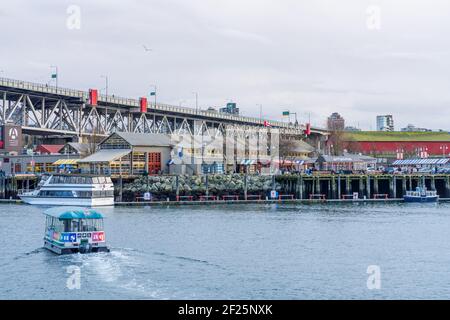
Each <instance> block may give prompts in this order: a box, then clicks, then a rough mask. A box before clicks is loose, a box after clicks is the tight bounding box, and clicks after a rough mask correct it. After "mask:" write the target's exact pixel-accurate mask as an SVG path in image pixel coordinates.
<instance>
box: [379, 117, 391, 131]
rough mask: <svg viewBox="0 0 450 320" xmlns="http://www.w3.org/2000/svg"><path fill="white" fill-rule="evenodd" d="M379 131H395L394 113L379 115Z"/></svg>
mask: <svg viewBox="0 0 450 320" xmlns="http://www.w3.org/2000/svg"><path fill="white" fill-rule="evenodd" d="M377 131H394V118H393V117H392V115H390V114H388V115H382V116H377Z"/></svg>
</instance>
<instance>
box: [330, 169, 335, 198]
mask: <svg viewBox="0 0 450 320" xmlns="http://www.w3.org/2000/svg"><path fill="white" fill-rule="evenodd" d="M330 183H331V198H332V199H336V177H335V176H334V175H333V176H332V177H331V182H330Z"/></svg>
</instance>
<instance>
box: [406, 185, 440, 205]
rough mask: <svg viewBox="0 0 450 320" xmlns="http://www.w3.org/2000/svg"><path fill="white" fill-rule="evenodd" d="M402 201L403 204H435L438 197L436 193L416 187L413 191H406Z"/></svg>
mask: <svg viewBox="0 0 450 320" xmlns="http://www.w3.org/2000/svg"><path fill="white" fill-rule="evenodd" d="M403 199H404V200H405V202H437V201H438V200H439V196H438V194H437V192H436V191H429V190H427V189H426V188H425V187H417V188H416V190H415V191H406V195H404V196H403Z"/></svg>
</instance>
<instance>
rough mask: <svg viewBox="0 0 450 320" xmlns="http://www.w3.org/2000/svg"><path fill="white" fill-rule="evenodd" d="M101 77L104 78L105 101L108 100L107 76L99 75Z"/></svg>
mask: <svg viewBox="0 0 450 320" xmlns="http://www.w3.org/2000/svg"><path fill="white" fill-rule="evenodd" d="M101 77H102V78H105V94H106V101H108V76H101Z"/></svg>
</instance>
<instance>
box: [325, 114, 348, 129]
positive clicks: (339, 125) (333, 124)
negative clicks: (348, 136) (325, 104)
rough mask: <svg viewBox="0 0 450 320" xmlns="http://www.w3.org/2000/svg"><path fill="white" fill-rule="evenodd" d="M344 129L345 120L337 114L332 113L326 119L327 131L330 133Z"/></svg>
mask: <svg viewBox="0 0 450 320" xmlns="http://www.w3.org/2000/svg"><path fill="white" fill-rule="evenodd" d="M344 128H345V120H344V118H342V117H341V115H340V114H339V113H337V112H333V113H332V114H331V116H329V117H328V119H327V129H328V130H330V131H342V130H344Z"/></svg>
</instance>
